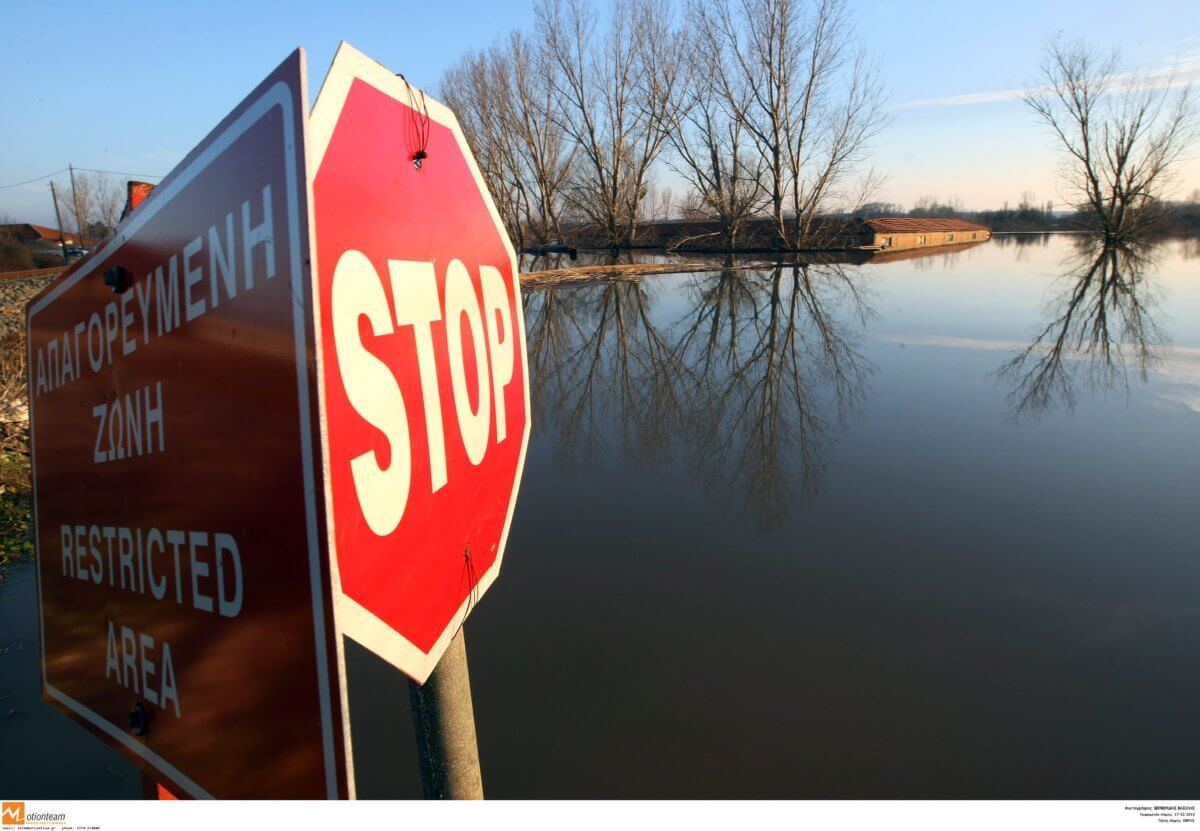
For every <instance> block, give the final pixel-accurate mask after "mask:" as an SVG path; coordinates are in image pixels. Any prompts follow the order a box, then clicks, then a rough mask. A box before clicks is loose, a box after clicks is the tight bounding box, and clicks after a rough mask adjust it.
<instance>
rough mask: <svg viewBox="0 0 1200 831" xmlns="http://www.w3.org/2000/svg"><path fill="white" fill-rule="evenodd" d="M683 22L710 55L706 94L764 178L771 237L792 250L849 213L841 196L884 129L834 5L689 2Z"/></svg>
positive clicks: (869, 71) (878, 101)
mask: <svg viewBox="0 0 1200 831" xmlns="http://www.w3.org/2000/svg"><path fill="white" fill-rule="evenodd" d="M690 14H691V16H692V17H693V18H694V20H695V22H696V26H697V30H698V32H699V36H700V40H701V42H703V43H705V44H706V46H705V48H707V49H708V50H709V51H710V52H711V53H712V54H714V55H718V56H719V58H718V60H717V64H716V66H717V68H718V70H719V71H718V73H717V76H716V77H715V79H714V80H715V84H714V87H715V89H714V93H715V94H717V95H720V96H721V97H723V98H724V99H725V101H726V103H727V104H728V106H730V107H731V108H732V109H733V110H734V112H736V114H737V118H738V121H739V123H740V124H741V125H742V126H743V128H744V129H745V130H746V131H747V133H748V134H749V136H750V138H751V140H752V142H753V144H754V146H755V149H756V152H757V153H758V155H759V156H760V158H761V160H762V164H763V167H764V168H765V170H766V175H767V189H768V191H769V195H770V203H769V204H770V211H771V216H772V218H773V220H774V223H775V226H776V231H777V233H778V236H779V238H780V240H781V241H782V242H783V243H784V244H786V245H788V246H791V247H796V246H798V245H800V244H801V243H802V242H803V241H804V240H805V239H807V238H808V237H809V236H810V235H811V234H812V232H813V231H814V227H815V220H816V218H817V217H818V216H819V215H820V214H822V213H826V212H828V211H830V210H831V209H833V208H834V207H835V206H837V207H840V208H842V209H845V208H852V207H853V206H852V205H847V204H846V203H847V202H849V201H851V192H850V190H848V188H850V187H851V186H852V185H853V184H854V179H855V176H856V174H857V172H858V168H859V167H860V166H861V165H862V163H863V162H864V161H865V157H866V153H867V151H868V149H869V147H870V143H871V141H872V139H874V137H875V136H876V135H877V134H878V132H879V130H880V129H881V128H882V126H883V125H884V123H885V116H884V113H883V108H882V99H883V94H882V87H881V85H880V83H879V79H878V73H877V72H876V70H875V68H874V67H873V66H872V65H871V63H870V62H869V61H868V59H867V58H866V56H865V53H863V52H862V51H861V49H859V48H858V47H857V45H856V39H855V36H854V32H853V27H852V26H851V23H850V20H849V14H848V12H847V10H846V7H845V4H844V3H843V2H842V0H715V2H702V0H692V2H691V5H690ZM856 190H857V191H858V193H856V194H855V195H856V196H861V195H862V194H861V191H862V188H857V189H856ZM868 190H869V189H868ZM839 203H840V204H839Z"/></svg>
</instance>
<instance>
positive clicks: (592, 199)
mask: <svg viewBox="0 0 1200 831" xmlns="http://www.w3.org/2000/svg"><path fill="white" fill-rule="evenodd" d="M536 15H537V33H538V39H539V41H540V42H541V43H543V44H544V46H545V49H546V55H547V57H548V59H549V63H550V66H551V67H552V68H553V73H552V75H551V82H552V84H553V89H554V92H555V108H554V110H553V118H554V120H555V122H556V123H557V124H558V126H559V127H560V128H561V129H562V130H563V132H564V133H565V134H566V135H567V136H568V137H569V138H570V139H571V140H572V141H574V142H575V144H576V145H577V146H578V148H579V154H580V158H579V163H578V165H577V166H576V167H575V169H574V172H575V176H574V177H573V180H572V185H571V187H570V188H569V190H568V192H567V194H568V199H569V201H570V205H571V208H572V210H573V211H574V212H575V213H576V214H577V215H578V216H579V217H581V218H582V219H584V220H585V221H586V222H587V223H588V224H590V225H592V226H594V227H595V228H597V229H598V230H599V232H600V235H601V236H602V238H603V240H604V241H605V242H606V243H607V244H610V245H621V244H628V243H631V242H632V241H633V239H634V235H635V232H636V227H637V218H638V207H639V205H640V204H641V202H642V200H643V199H644V198H645V197H646V194H647V186H648V184H649V176H650V168H651V166H652V165H653V164H654V161H655V159H656V158H658V156H659V153H660V152H661V150H662V148H663V145H664V144H665V142H666V139H667V136H668V134H669V133H670V131H671V130H672V129H673V127H674V123H675V113H674V110H673V107H672V104H673V103H674V101H675V98H676V95H675V90H676V87H677V85H678V84H679V83H680V79H681V74H682V73H681V69H680V64H681V60H680V51H681V47H680V41H679V39H678V38H676V37H675V36H674V32H673V31H672V26H671V21H672V12H671V6H670V3H669V0H616V2H614V3H613V5H612V7H611V9H610V13H609V19H608V22H607V26H606V27H605V28H604V30H603V31H601V30H600V24H599V20H598V18H597V15H596V13H595V10H594V9H593V8H592V6H591V5H590V3H589V2H588V0H540V2H539V4H538V6H537V9H536Z"/></svg>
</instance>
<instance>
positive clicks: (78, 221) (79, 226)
mask: <svg viewBox="0 0 1200 831" xmlns="http://www.w3.org/2000/svg"><path fill="white" fill-rule="evenodd" d="M67 170H69V171H71V202H72V203H73V204H74V205H75V231H76V233H78V234H79V239H77V240H75V244H76V245H77V246H79V247H80V248H83V223H84V222H86V221H87V217H83V216H80V215H79V197H78V196H77V195H76V194H75V165H73V164H69V165H67Z"/></svg>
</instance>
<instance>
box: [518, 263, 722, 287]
mask: <svg viewBox="0 0 1200 831" xmlns="http://www.w3.org/2000/svg"><path fill="white" fill-rule="evenodd" d="M712 269H713V265H712V263H700V262H695V263H653V264H651V263H622V264H618V265H586V266H580V267H578V268H555V269H552V270H550V271H529V272H526V273H525V274H522V275H521V284H522V285H523V286H525V287H527V288H551V287H553V286H561V285H564V284H567V283H587V282H604V281H620V280H636V279H638V278H639V277H641V276H643V275H645V274H667V273H670V274H678V273H681V272H693V271H712Z"/></svg>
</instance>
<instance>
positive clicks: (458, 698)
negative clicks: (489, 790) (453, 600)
mask: <svg viewBox="0 0 1200 831" xmlns="http://www.w3.org/2000/svg"><path fill="white" fill-rule="evenodd" d="M408 696H409V700H410V701H411V702H412V714H413V727H414V729H415V731H416V734H417V755H418V757H419V761H420V763H421V784H422V786H423V788H424V790H425V798H426V799H483V776H482V775H481V774H480V772H479V746H478V744H477V743H476V740H475V710H474V708H473V706H472V704H471V678H470V675H469V674H468V673H467V642H466V639H465V638H464V636H463V630H462V629H459V630H458V634H457V635H455V636H454V639H453V640H452V641H450V647H449V648H448V649H447V650H446V654H444V655H443V656H442V659H441V660H440V661H438V665H437V666H436V667H435V668H434V670H433V673H432V674H431V675H430V676H429V678H428V679H427V680H426V681H425V683H424V684H417V683H416V682H414V681H412V680H410V681H409V682H408Z"/></svg>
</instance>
